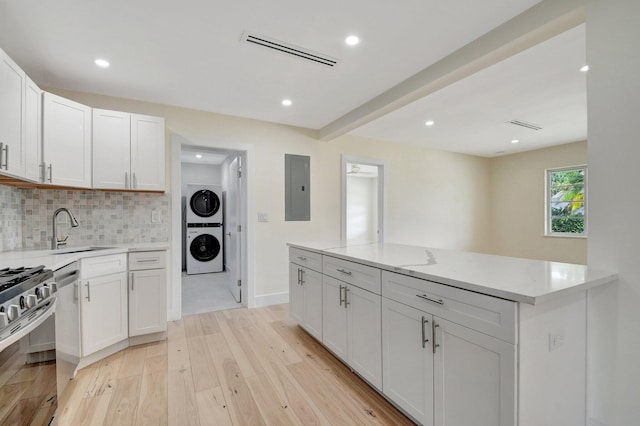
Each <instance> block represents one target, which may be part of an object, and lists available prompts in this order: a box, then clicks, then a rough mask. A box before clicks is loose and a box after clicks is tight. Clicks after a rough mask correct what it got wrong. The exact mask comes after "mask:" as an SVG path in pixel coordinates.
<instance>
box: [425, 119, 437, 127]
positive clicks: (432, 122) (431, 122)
mask: <svg viewBox="0 0 640 426" xmlns="http://www.w3.org/2000/svg"><path fill="white" fill-rule="evenodd" d="M434 124H436V122H435V121H433V120H428V121H426V122H425V123H424V125H425V126H429V127H431V126H433V125H434Z"/></svg>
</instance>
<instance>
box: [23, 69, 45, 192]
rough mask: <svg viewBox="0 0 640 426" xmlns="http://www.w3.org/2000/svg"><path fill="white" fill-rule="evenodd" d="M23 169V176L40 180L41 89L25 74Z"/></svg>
mask: <svg viewBox="0 0 640 426" xmlns="http://www.w3.org/2000/svg"><path fill="white" fill-rule="evenodd" d="M24 100H25V108H24V121H25V132H24V133H25V138H24V144H25V157H26V158H25V169H24V177H25V178H27V179H29V180H31V181H34V182H42V179H43V178H44V171H43V170H42V90H40V88H39V87H38V86H37V85H36V84H35V83H34V82H33V81H31V79H30V78H29V76H27V81H26V86H25V97H24Z"/></svg>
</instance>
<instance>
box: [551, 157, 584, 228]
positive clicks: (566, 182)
mask: <svg viewBox="0 0 640 426" xmlns="http://www.w3.org/2000/svg"><path fill="white" fill-rule="evenodd" d="M546 188H547V191H546V210H547V211H546V232H545V233H546V235H553V236H563V237H566V236H586V235H587V167H586V166H574V167H565V168H562V169H549V170H547V185H546Z"/></svg>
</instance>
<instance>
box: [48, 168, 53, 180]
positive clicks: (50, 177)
mask: <svg viewBox="0 0 640 426" xmlns="http://www.w3.org/2000/svg"><path fill="white" fill-rule="evenodd" d="M49 182H50V183H53V164H49Z"/></svg>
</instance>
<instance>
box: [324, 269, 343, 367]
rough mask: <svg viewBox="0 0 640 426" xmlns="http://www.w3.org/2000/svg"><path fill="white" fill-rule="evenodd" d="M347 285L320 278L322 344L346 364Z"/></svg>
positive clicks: (325, 277)
mask: <svg viewBox="0 0 640 426" xmlns="http://www.w3.org/2000/svg"><path fill="white" fill-rule="evenodd" d="M346 289H347V284H346V283H343V282H342V281H338V280H336V279H335V278H331V277H328V276H326V275H323V276H322V310H323V315H322V317H323V321H322V343H323V344H324V345H325V346H326V347H327V348H328V349H329V350H330V351H331V352H333V353H334V354H335V355H336V356H337V357H338V358H340V359H342V360H343V361H344V362H347V305H346V303H345V293H346V291H347V290H346Z"/></svg>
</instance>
